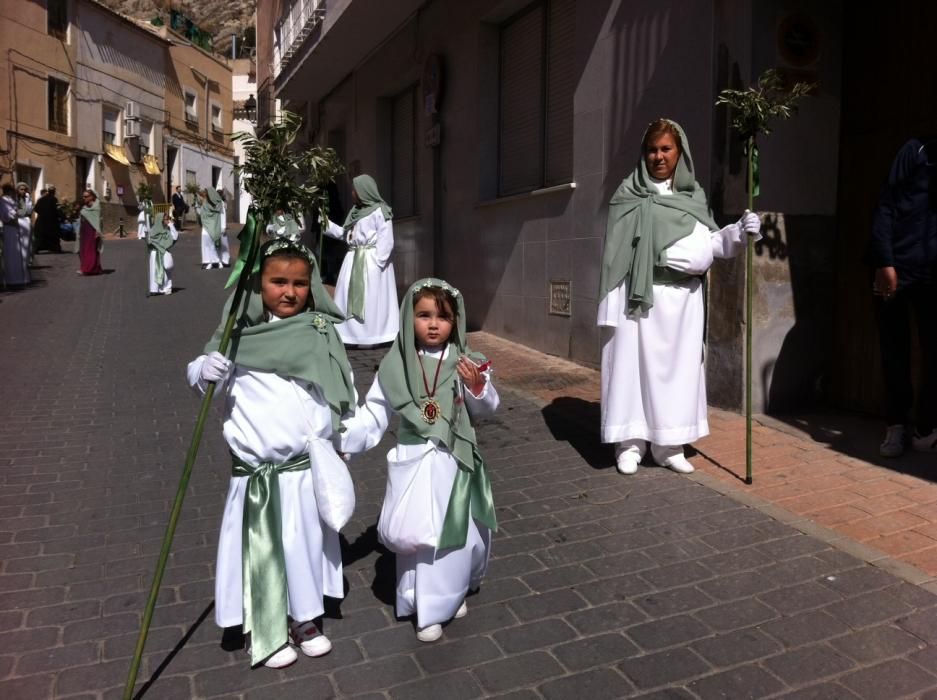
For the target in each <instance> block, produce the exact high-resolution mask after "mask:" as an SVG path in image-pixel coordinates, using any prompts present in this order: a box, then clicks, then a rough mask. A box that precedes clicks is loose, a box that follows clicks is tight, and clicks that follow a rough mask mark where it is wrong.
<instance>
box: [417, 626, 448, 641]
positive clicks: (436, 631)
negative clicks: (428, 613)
mask: <svg viewBox="0 0 937 700" xmlns="http://www.w3.org/2000/svg"><path fill="white" fill-rule="evenodd" d="M440 637H442V625H430V626H429V627H423V628H421V629H418V630H417V631H416V638H417V639H419V640H420V641H421V642H435V641H436V640H437V639H439V638H440Z"/></svg>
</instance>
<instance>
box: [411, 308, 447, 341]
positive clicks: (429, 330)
mask: <svg viewBox="0 0 937 700" xmlns="http://www.w3.org/2000/svg"><path fill="white" fill-rule="evenodd" d="M453 320H454V319H453V313H452V308H451V307H450V306H449V302H448V301H447V302H444V303H443V311H440V310H439V309H437V308H436V300H435V299H434V298H433V297H429V296H427V297H421V298H420V299H419V300H418V301H417V302H416V305H415V306H414V307H413V332H414V333H415V334H416V342H417V343H419V344H420V345H422V346H424V347H436V346H439V345H445V344H446V343H447V342H448V341H449V336H450V335H451V334H452V323H453Z"/></svg>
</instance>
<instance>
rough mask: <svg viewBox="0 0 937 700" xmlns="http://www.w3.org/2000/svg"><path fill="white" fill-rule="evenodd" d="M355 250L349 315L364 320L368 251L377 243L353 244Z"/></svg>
mask: <svg viewBox="0 0 937 700" xmlns="http://www.w3.org/2000/svg"><path fill="white" fill-rule="evenodd" d="M352 248H354V250H355V259H354V261H353V262H352V265H351V279H350V280H349V282H348V315H349V316H353V317H355V318H356V319H358V320H359V321H361V322H362V323H363V322H364V295H365V287H364V280H365V277H364V271H365V268H366V266H367V252H368V251H369V250H374V249H375V248H377V245H375V244H374V243H371V244H369V245H359V246H352Z"/></svg>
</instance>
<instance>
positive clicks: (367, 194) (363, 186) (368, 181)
mask: <svg viewBox="0 0 937 700" xmlns="http://www.w3.org/2000/svg"><path fill="white" fill-rule="evenodd" d="M352 184H353V185H354V188H355V192H357V193H358V203H357V204H356V205H355V206H353V207H352V208H351V209H350V210H349V212H348V216H346V217H345V226H344V228H345V230H346V231H348V230H350V229H352V228H354V225H355V224H356V223H358V221H359V220H360V219H363V218H365V217H366V216H369V215H370V214H372V213H373V212H374V210H375V209H377V208H380V210H381V211H382V212H384V219H385V220H386V221H390V220H391V219H392V218H394V213H393V211H391V208H390V205H388V204H387V202H385V201H384V200H383V199H381V193H380V192H378V190H377V183H376V182H375V181H374V178H373V177H371V176H370V175H359V176H358V177H356V178H355V179H354V180H352Z"/></svg>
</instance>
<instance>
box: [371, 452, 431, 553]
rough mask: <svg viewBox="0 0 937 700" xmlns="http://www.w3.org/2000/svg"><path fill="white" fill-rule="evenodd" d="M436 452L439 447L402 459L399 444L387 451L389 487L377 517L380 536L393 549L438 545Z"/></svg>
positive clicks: (414, 548) (378, 536)
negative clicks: (434, 481)
mask: <svg viewBox="0 0 937 700" xmlns="http://www.w3.org/2000/svg"><path fill="white" fill-rule="evenodd" d="M435 454H436V448H435V447H431V448H429V449H427V450H426V451H425V452H423V453H422V454H419V455H417V456H415V457H411V458H410V459H399V457H398V454H397V448H396V447H395V448H394V449H392V450H391V451H390V452H388V453H387V488H386V490H385V492H384V504H383V505H382V506H381V515H380V518H378V521H377V538H378V541H380V542H381V544H383V545H384V546H385V547H387V549H389V550H390V551H392V552H396V553H397V554H412V553H413V552H415V551H416V550H418V549H419V548H421V547H432V548H435V547H436V543H437V541H438V540H437V535H436V533H437V523H436V517H435V513H434V508H433V457H434V456H435Z"/></svg>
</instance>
